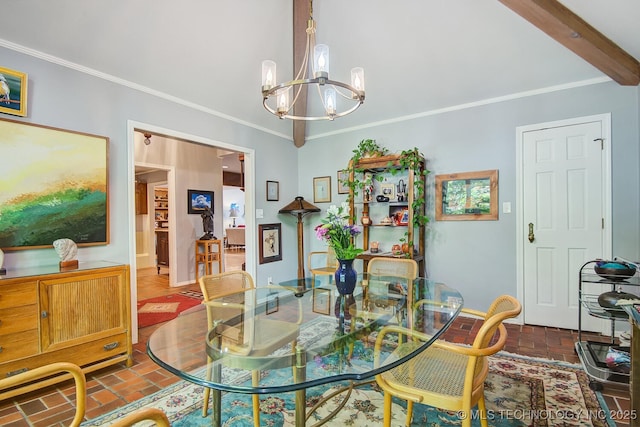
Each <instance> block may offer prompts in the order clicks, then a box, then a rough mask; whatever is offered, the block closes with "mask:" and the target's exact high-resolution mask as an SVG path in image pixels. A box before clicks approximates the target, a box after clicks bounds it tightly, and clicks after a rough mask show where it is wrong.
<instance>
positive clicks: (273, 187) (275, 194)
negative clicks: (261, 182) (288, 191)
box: [267, 181, 280, 202]
mask: <svg viewBox="0 0 640 427" xmlns="http://www.w3.org/2000/svg"><path fill="white" fill-rule="evenodd" d="M278 200H280V183H279V182H278V181H267V201H268V202H277V201H278Z"/></svg>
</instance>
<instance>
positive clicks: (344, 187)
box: [338, 169, 349, 194]
mask: <svg viewBox="0 0 640 427" xmlns="http://www.w3.org/2000/svg"><path fill="white" fill-rule="evenodd" d="M348 182H349V171H348V170H345V169H343V170H339V171H338V194H349V184H348Z"/></svg>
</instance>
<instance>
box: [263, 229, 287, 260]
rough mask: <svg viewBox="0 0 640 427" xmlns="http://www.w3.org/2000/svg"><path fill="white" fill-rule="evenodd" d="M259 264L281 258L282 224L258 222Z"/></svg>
mask: <svg viewBox="0 0 640 427" xmlns="http://www.w3.org/2000/svg"><path fill="white" fill-rule="evenodd" d="M258 239H259V240H258V243H259V245H258V246H259V251H260V253H259V255H260V264H266V263H268V262H274V261H281V260H282V224H280V223H277V224H259V225H258Z"/></svg>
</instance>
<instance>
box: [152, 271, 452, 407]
mask: <svg viewBox="0 0 640 427" xmlns="http://www.w3.org/2000/svg"><path fill="white" fill-rule="evenodd" d="M289 283H297V282H296V281H291V282H289ZM462 305H463V299H462V297H461V295H460V294H459V293H458V292H457V291H456V290H455V289H452V288H450V287H448V286H446V285H444V284H440V283H436V282H434V281H432V280H429V279H424V278H419V279H417V280H415V281H413V282H412V283H407V281H406V279H403V278H397V277H389V276H384V277H383V276H372V275H367V274H360V275H359V276H358V286H356V290H355V291H354V293H353V294H352V295H347V296H341V295H339V294H338V293H337V290H336V289H335V286H331V285H330V284H324V285H318V286H316V287H313V288H307V289H304V290H301V288H300V287H298V288H296V287H288V286H266V287H258V288H256V289H251V290H246V291H242V292H239V293H229V294H227V295H224V296H222V297H219V298H216V299H212V300H211V301H208V302H206V303H203V308H202V310H196V311H192V312H189V313H186V314H182V315H180V316H178V317H177V318H176V319H174V320H171V321H169V322H167V323H165V324H164V325H162V326H161V327H159V328H158V329H157V330H156V331H155V332H153V334H152V335H151V336H150V338H149V341H148V343H147V352H148V354H149V356H150V357H151V359H152V360H153V361H155V362H156V363H158V364H159V365H160V366H162V367H163V368H165V369H167V370H168V371H170V372H172V373H174V374H175V375H177V376H179V377H180V378H182V379H185V380H187V381H190V382H193V383H196V384H200V385H203V386H206V387H209V388H213V389H216V390H222V391H231V392H237V393H251V394H262V393H280V392H286V391H292V390H300V389H303V388H308V387H313V386H316V385H320V384H326V383H330V382H338V381H343V380H356V381H358V380H367V379H371V378H372V377H373V376H374V375H376V374H378V373H381V372H383V371H385V370H388V369H391V368H393V367H395V366H397V365H399V364H401V363H404V362H405V361H407V360H408V359H410V358H412V357H413V356H415V355H416V354H417V353H419V352H420V351H422V350H423V349H424V348H426V347H428V346H429V345H430V344H431V342H432V341H433V340H435V339H436V338H438V337H439V336H440V335H441V334H442V333H443V332H444V331H445V330H446V329H447V328H448V327H449V326H450V324H451V323H452V322H453V320H454V319H455V318H456V316H457V315H458V314H459V312H460V309H461V308H462ZM387 325H397V326H401V327H404V328H408V329H411V330H413V331H418V332H421V333H422V334H424V335H426V336H429V337H431V339H429V340H426V341H424V342H422V343H421V345H420V346H418V347H417V348H416V349H415V350H414V351H413V352H411V353H408V354H406V355H404V357H402V358H399V359H397V358H385V357H379V355H378V356H376V355H374V347H375V343H376V338H377V335H378V332H379V331H380V329H381V328H382V327H384V326H387ZM424 335H423V336H424ZM385 345H386V346H388V347H389V351H391V349H392V348H393V346H394V343H383V345H382V346H381V347H380V348H382V349H384V348H385ZM255 371H260V373H261V375H260V376H259V377H258V378H256V377H255V376H254V377H253V380H252V372H255Z"/></svg>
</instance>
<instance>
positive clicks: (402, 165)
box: [341, 139, 429, 257]
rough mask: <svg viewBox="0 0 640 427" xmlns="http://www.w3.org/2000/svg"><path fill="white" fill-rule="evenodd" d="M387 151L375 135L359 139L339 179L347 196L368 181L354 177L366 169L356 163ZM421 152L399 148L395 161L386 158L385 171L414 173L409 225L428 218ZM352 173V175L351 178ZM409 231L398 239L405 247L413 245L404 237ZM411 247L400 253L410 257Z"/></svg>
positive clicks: (378, 176)
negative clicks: (410, 222) (411, 213)
mask: <svg viewBox="0 0 640 427" xmlns="http://www.w3.org/2000/svg"><path fill="white" fill-rule="evenodd" d="M386 155H389V150H388V149H387V148H386V147H383V146H381V145H379V144H378V143H377V142H376V140H375V139H363V140H361V141H360V143H359V144H358V146H357V147H356V148H355V149H354V150H353V156H352V157H351V159H350V160H349V164H348V167H347V169H346V172H347V176H348V178H347V179H346V180H343V181H341V184H342V185H344V186H347V187H348V188H349V189H350V192H349V193H350V195H349V197H355V196H357V195H358V194H359V191H360V190H366V189H367V185H369V183H368V182H367V180H366V179H362V180H360V179H358V178H357V176H358V175H359V174H363V176H364V174H365V173H366V172H367V171H366V170H365V168H364V167H361V166H360V163H361V160H363V159H367V158H372V157H382V156H386ZM423 161H424V156H423V155H422V154H421V153H420V150H418V148H417V147H414V148H411V149H408V150H403V151H401V152H400V154H399V155H398V156H397V162H395V163H394V162H392V161H389V163H388V165H387V166H388V171H389V173H390V174H391V175H397V174H399V173H404V172H406V171H407V170H411V171H412V172H413V174H414V176H415V177H416V179H415V180H414V189H413V191H414V197H413V201H412V203H411V208H412V211H413V220H412V225H413V227H422V226H425V225H426V224H427V223H428V222H429V217H427V216H426V215H425V213H424V212H425V192H426V188H425V179H424V177H425V176H426V175H427V174H429V171H428V170H427V169H426V168H423ZM352 177H353V179H352ZM383 179H384V177H383V175H382V174H376V175H373V178H372V180H375V181H378V182H382V181H383ZM408 238H409V232H408V231H407V232H405V234H404V238H403V239H401V242H403V243H404V244H405V245H406V246H407V247H408V248H413V243H414V242H413V241H408ZM411 252H412V250H411V251H407V252H404V255H405V256H407V257H411V256H412V254H411Z"/></svg>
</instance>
